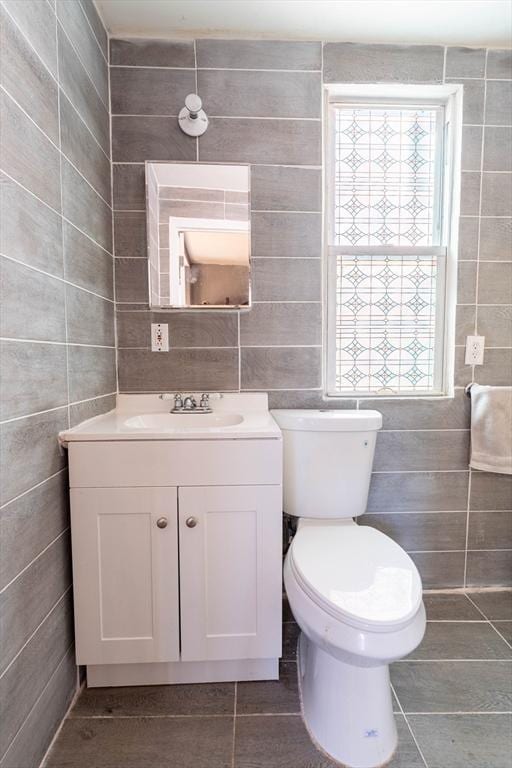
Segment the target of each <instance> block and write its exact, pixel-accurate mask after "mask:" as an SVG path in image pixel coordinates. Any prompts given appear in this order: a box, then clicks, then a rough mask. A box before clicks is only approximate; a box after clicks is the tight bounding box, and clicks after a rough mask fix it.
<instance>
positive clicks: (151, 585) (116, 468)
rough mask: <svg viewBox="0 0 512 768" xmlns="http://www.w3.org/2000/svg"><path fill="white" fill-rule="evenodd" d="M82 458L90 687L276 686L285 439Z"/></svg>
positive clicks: (107, 446)
mask: <svg viewBox="0 0 512 768" xmlns="http://www.w3.org/2000/svg"><path fill="white" fill-rule="evenodd" d="M68 447H69V463H70V486H71V491H70V493H71V534H72V551H73V582H74V605H75V628H76V653H77V662H78V663H79V664H84V665H87V671H88V684H89V685H92V686H95V685H136V684H154V683H173V682H201V681H204V682H208V681H221V680H236V679H238V680H244V679H246V680H247V679H249V680H251V679H274V678H276V677H277V676H278V659H279V657H280V656H281V603H282V552H281V542H282V535H281V531H282V528H281V525H282V522H281V521H282V488H281V472H282V454H281V450H282V449H281V440H280V438H279V437H278V438H277V439H261V440H239V441H237V440H226V441H224V440H211V441H208V440H202V441H188V440H175V441H174V440H162V441H154V440H147V441H145V440H130V441H119V442H116V441H96V442H95V441H87V440H83V441H76V442H69V444H68ZM192 462H193V463H192Z"/></svg>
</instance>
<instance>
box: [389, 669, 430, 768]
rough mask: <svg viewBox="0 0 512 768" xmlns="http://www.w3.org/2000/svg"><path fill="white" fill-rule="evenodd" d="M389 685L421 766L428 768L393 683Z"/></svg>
mask: <svg viewBox="0 0 512 768" xmlns="http://www.w3.org/2000/svg"><path fill="white" fill-rule="evenodd" d="M389 684H390V687H391V691H392V693H393V695H394V697H395V699H396V701H397V703H398V706H399V708H400V713H401V715H402V717H403V718H404V720H405V724H406V725H407V728H408V729H409V733H410V734H411V736H412V740H413V741H414V743H415V745H416V749H417V750H418V753H419V755H420V757H421V759H422V761H423V764H424V766H425V768H429V767H428V764H427V761H426V760H425V757H424V755H423V752H422V751H421V749H420V745H419V744H418V741H417V739H416V736H415V735H414V731H413V730H412V726H411V724H410V723H409V720H408V719H407V715H406V714H405V712H404V709H403V707H402V704H401V702H400V699H399V698H398V695H397V692H396V691H395V688H394V686H393V683H391V682H390V683H389Z"/></svg>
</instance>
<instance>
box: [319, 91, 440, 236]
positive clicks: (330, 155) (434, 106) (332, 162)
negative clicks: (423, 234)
mask: <svg viewBox="0 0 512 768" xmlns="http://www.w3.org/2000/svg"><path fill="white" fill-rule="evenodd" d="M365 107H367V108H368V109H379V108H380V109H384V108H388V109H391V108H395V109H415V108H416V109H419V110H421V109H431V110H433V111H434V112H435V113H436V147H437V151H436V158H435V166H434V196H433V204H432V217H433V218H432V241H433V245H440V244H441V243H444V242H446V238H447V232H446V227H445V225H444V221H445V216H444V215H443V214H444V213H445V211H443V199H444V165H445V145H446V141H445V140H446V127H447V126H446V120H447V115H446V107H445V105H444V104H439V102H437V103H432V102H431V101H428V100H425V101H421V100H418V99H416V100H414V101H408V100H406V99H404V100H403V101H400V102H397V101H396V99H394V100H390V101H389V102H386V101H385V100H383V99H379V100H378V101H377V100H376V101H369V100H368V99H366V100H361V101H358V100H357V99H350V101H346V102H343V101H340V100H339V98H337V99H333V100H330V101H329V114H328V127H329V132H328V146H327V147H326V149H327V171H328V174H329V180H328V185H327V189H328V198H327V200H328V208H327V214H328V215H327V241H328V243H329V244H330V245H334V239H335V237H334V236H335V205H336V112H337V110H340V109H343V110H346V109H351V108H354V109H363V108H365ZM383 247H384V246H383ZM411 247H412V248H414V247H415V246H411ZM419 247H424V246H419Z"/></svg>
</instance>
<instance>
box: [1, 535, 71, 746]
mask: <svg viewBox="0 0 512 768" xmlns="http://www.w3.org/2000/svg"><path fill="white" fill-rule="evenodd" d="M67 530H69V528H68V529H67ZM30 565H31V564H30ZM30 565H29V566H27V567H30ZM16 578H17V577H16ZM71 589H73V585H72V584H68V586H67V587H66V589H65V590H64V592H63V593H62V594H61V595H60V596H59V597H58V598H57V600H56V601H55V603H54V604H53V605H52V607H51V608H50V610H49V611H48V613H47V614H46V616H44V618H43V619H41V621H40V622H39V624H38V625H37V627H36V628H35V629H34V631H33V632H32V633H31V634H30V637H28V639H27V640H26V641H25V642H24V643H23V645H22V646H21V648H20V649H19V650H18V651H17V653H16V655H15V656H14V657H13V658H12V659H11V661H10V662H9V664H8V665H7V666H6V668H5V669H4V670H3V672H2V674H1V675H0V680H2V678H3V677H4V676H5V675H6V673H7V672H8V671H9V669H10V668H11V667H12V665H13V664H14V663H15V661H16V659H17V658H18V657H19V656H20V654H21V653H23V651H24V650H25V648H26V647H27V646H28V645H29V644H30V643H31V641H32V640H33V639H34V636H35V635H36V634H37V632H38V631H39V630H40V629H41V627H42V626H43V624H45V622H46V621H47V620H48V619H49V618H50V616H51V614H52V613H53V612H54V611H55V609H56V608H58V606H59V604H60V603H62V601H63V600H64V599H65V597H66V595H67V594H68V592H69V591H70V590H71ZM0 594H1V593H0ZM6 752H7V750H6ZM4 754H5V753H4Z"/></svg>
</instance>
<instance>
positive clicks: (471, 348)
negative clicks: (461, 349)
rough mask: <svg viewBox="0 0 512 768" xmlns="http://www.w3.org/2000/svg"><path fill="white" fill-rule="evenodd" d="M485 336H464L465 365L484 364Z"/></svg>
mask: <svg viewBox="0 0 512 768" xmlns="http://www.w3.org/2000/svg"><path fill="white" fill-rule="evenodd" d="M484 349H485V336H466V360H465V363H466V365H483V364H484Z"/></svg>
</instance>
